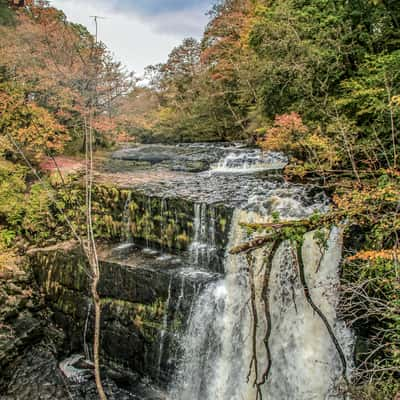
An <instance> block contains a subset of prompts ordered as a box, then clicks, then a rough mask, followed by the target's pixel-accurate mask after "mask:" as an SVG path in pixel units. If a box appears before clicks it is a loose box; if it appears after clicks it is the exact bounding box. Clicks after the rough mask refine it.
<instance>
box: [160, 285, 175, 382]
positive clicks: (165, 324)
mask: <svg viewBox="0 0 400 400" xmlns="http://www.w3.org/2000/svg"><path fill="white" fill-rule="evenodd" d="M171 287H172V278H170V280H169V284H168V297H167V301H166V303H165V310H164V317H163V322H162V328H161V333H160V349H159V352H158V376H160V375H161V363H162V358H163V352H164V342H165V335H166V333H167V330H168V316H169V305H170V302H171Z"/></svg>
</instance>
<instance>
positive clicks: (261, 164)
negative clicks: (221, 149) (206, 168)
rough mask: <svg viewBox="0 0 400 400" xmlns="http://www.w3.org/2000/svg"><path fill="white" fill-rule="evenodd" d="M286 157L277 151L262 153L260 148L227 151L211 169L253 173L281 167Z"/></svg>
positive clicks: (224, 171) (222, 171)
mask: <svg viewBox="0 0 400 400" xmlns="http://www.w3.org/2000/svg"><path fill="white" fill-rule="evenodd" d="M286 164H287V159H286V157H284V156H283V155H282V154H279V153H273V152H270V153H263V152H261V151H260V150H252V151H251V150H248V149H246V150H241V151H239V152H238V151H235V152H231V153H229V154H228V155H227V156H225V158H223V159H222V160H220V161H219V162H218V163H217V164H216V165H214V166H213V168H212V169H211V171H212V172H220V173H231V172H237V173H253V172H257V171H266V170H274V169H283V168H284V167H285V165H286Z"/></svg>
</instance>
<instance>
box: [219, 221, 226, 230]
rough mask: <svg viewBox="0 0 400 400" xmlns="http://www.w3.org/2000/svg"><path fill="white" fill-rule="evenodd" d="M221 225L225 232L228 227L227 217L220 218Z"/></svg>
mask: <svg viewBox="0 0 400 400" xmlns="http://www.w3.org/2000/svg"><path fill="white" fill-rule="evenodd" d="M219 226H220V229H221V231H222V232H225V229H226V219H225V218H220V219H219Z"/></svg>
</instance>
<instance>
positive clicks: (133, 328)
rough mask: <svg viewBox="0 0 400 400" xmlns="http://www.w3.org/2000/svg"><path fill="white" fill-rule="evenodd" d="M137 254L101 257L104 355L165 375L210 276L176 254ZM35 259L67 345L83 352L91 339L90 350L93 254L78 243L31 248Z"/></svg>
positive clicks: (141, 370)
mask: <svg viewBox="0 0 400 400" xmlns="http://www.w3.org/2000/svg"><path fill="white" fill-rule="evenodd" d="M133 258H134V260H135V263H134V264H129V262H128V261H126V262H125V263H123V262H120V261H117V260H116V261H110V260H108V261H107V260H104V259H103V260H101V261H100V269H101V281H100V285H99V294H100V297H101V301H102V329H101V332H102V333H101V349H102V359H103V361H105V362H106V363H108V365H114V364H116V365H120V366H124V367H125V368H127V369H128V370H130V371H137V372H138V373H139V374H142V375H146V376H149V377H152V378H153V379H155V380H161V381H162V380H164V379H167V378H168V373H169V370H171V367H172V366H173V365H172V364H173V363H174V357H176V355H177V353H178V352H179V344H178V338H179V334H180V332H182V330H183V329H184V327H185V321H186V319H187V315H188V313H189V309H190V305H191V301H192V297H193V295H194V294H195V292H196V287H197V285H201V284H202V280H201V279H198V277H197V278H196V279H194V278H193V279H192V278H190V276H185V274H182V273H183V271H184V266H182V265H180V264H176V263H174V260H173V259H172V260H165V261H157V258H156V257H151V256H150V255H145V254H143V253H141V252H138V253H137V254H136V255H135V256H134V257H133ZM111 259H112V258H111ZM30 265H31V268H32V270H33V273H34V276H35V279H36V281H37V282H38V284H39V285H40V287H41V288H42V291H43V294H44V298H45V301H46V304H48V306H49V307H50V308H51V310H52V311H53V320H54V322H55V323H56V325H57V326H59V327H60V328H62V330H63V331H64V332H65V334H66V338H65V341H64V345H63V351H64V352H65V353H68V354H71V353H74V352H82V351H84V350H85V347H86V345H87V348H86V349H88V350H89V352H90V343H91V341H92V325H93V321H92V318H93V313H92V307H91V300H90V292H89V277H88V269H87V264H86V260H85V257H84V256H83V255H82V253H81V252H80V251H79V249H78V248H75V249H72V250H71V249H68V250H65V249H59V250H56V249H52V250H48V249H42V250H38V251H36V252H34V253H31V254H30ZM204 279H210V276H208V275H206V276H205V278H204ZM204 279H203V282H204ZM161 343H162V345H161ZM161 371H163V373H161Z"/></svg>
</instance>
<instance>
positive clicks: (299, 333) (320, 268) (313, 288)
mask: <svg viewBox="0 0 400 400" xmlns="http://www.w3.org/2000/svg"><path fill="white" fill-rule="evenodd" d="M240 222H254V215H252V214H251V213H248V212H246V211H240V210H235V211H234V214H233V218H232V223H231V230H230V235H229V243H228V247H227V250H228V249H230V248H232V247H234V246H236V245H238V244H240V243H243V242H245V241H247V240H249V238H250V237H249V234H248V233H247V232H246V229H245V228H242V226H241V224H240ZM269 251H270V249H268V248H263V249H258V250H255V251H254V252H253V253H252V257H253V259H252V263H251V268H250V267H249V263H248V260H247V258H246V256H245V255H232V254H229V252H228V251H227V254H226V257H225V274H224V276H223V277H221V278H220V279H219V280H217V281H214V282H212V283H209V284H208V285H207V286H206V288H205V289H203V291H202V292H201V293H200V294H199V296H198V298H197V300H196V302H195V304H194V306H193V312H192V314H191V317H190V321H189V323H188V328H187V331H186V334H185V335H184V337H183V339H182V346H183V348H184V349H185V350H184V354H183V356H182V359H181V361H180V364H179V366H178V369H177V373H176V376H175V379H174V382H173V383H172V385H171V387H170V388H169V397H168V398H169V399H170V400H256V399H257V398H261V397H258V396H257V387H256V385H255V384H254V382H258V383H261V382H262V376H263V374H264V372H265V371H266V370H267V367H268V365H270V369H269V372H268V375H267V377H266V382H265V383H264V384H263V385H260V392H261V395H262V398H263V399H272V400H294V399H296V400H313V399H314V400H328V399H329V400H336V399H343V395H341V394H340V384H341V383H342V372H343V366H342V364H341V359H340V357H339V353H338V351H337V348H336V347H335V345H334V343H333V341H332V338H331V336H330V335H329V333H328V330H327V328H326V326H325V324H324V323H323V321H322V320H321V318H320V317H319V316H318V315H317V314H316V313H315V312H314V310H313V309H312V308H311V306H310V304H309V303H308V302H307V299H306V297H305V294H304V290H303V289H304V288H303V286H302V284H301V281H300V278H299V267H298V264H297V263H296V257H295V252H294V251H293V249H292V248H291V246H290V245H289V243H286V242H284V243H282V244H281V245H280V247H279V248H278V250H277V251H276V253H275V255H274V256H273V258H272V263H271V269H270V271H269V273H268V274H266V270H265V268H266V267H265V260H266V257H267V256H268V253H269ZM302 254H303V257H302V258H303V260H304V275H305V279H307V283H308V287H309V293H310V296H311V297H312V298H313V300H314V303H315V304H316V306H317V307H319V309H320V310H321V311H322V312H323V314H324V315H325V317H326V319H327V321H328V322H329V324H330V327H331V328H332V330H333V332H334V334H335V338H336V339H337V341H338V343H339V346H340V348H341V350H342V351H343V352H344V353H345V357H346V362H347V364H348V366H350V365H351V361H350V360H351V354H352V344H353V341H352V336H351V333H350V332H349V331H348V330H347V328H346V327H345V326H344V324H343V323H341V322H340V321H339V320H338V319H337V317H336V306H337V302H338V295H337V286H338V284H339V276H338V265H339V261H340V257H341V235H340V231H339V230H338V229H333V230H332V231H331V232H330V234H329V237H328V239H327V244H326V250H325V252H324V254H323V256H321V254H322V253H321V250H320V248H319V246H318V245H317V243H316V241H315V240H314V238H313V234H312V233H309V234H307V235H306V237H305V241H304V244H303V247H302ZM267 276H269V279H268V282H269V284H268V290H267V297H268V303H269V304H268V307H267V305H266V304H265V303H264V301H263V299H262V298H261V294H262V291H263V289H264V282H265V279H266V277H267ZM252 293H254V294H255V296H254V299H252V296H251V294H252ZM266 310H267V312H266ZM254 312H255V313H256V315H257V318H258V324H257V326H255V324H254V323H253V322H254V316H253V313H254ZM268 321H269V325H270V326H268ZM267 332H268V334H267ZM266 337H267V338H268V339H267V343H268V346H267V347H268V352H267V347H266V346H265V343H264V339H265V338H266ZM256 371H257V376H256ZM348 371H349V370H347V373H348Z"/></svg>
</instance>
